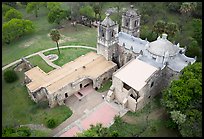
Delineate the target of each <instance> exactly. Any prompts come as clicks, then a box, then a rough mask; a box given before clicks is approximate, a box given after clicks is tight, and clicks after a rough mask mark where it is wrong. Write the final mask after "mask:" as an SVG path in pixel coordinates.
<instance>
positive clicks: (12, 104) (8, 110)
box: [2, 72, 72, 127]
mask: <svg viewBox="0 0 204 139" xmlns="http://www.w3.org/2000/svg"><path fill="white" fill-rule="evenodd" d="M18 76H19V80H18V81H16V82H14V83H11V84H8V83H6V82H5V81H4V78H3V77H2V127H5V126H17V125H24V124H44V125H46V121H47V120H48V119H50V118H54V119H55V120H56V123H57V125H59V124H60V123H62V122H63V121H64V120H66V119H67V118H68V117H70V116H71V115H72V111H71V110H70V109H69V108H68V107H66V106H58V107H55V108H52V109H51V108H49V107H48V104H47V103H46V102H44V103H41V104H39V103H37V104H36V103H34V102H33V101H32V100H31V98H30V97H29V95H28V93H27V89H26V87H25V86H24V85H22V81H23V79H24V75H23V73H22V72H18Z"/></svg>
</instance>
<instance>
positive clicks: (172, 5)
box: [167, 2, 182, 13]
mask: <svg viewBox="0 0 204 139" xmlns="http://www.w3.org/2000/svg"><path fill="white" fill-rule="evenodd" d="M181 4H182V2H169V4H168V5H167V7H168V9H169V10H170V11H172V12H176V13H177V12H179V9H180V7H181Z"/></svg>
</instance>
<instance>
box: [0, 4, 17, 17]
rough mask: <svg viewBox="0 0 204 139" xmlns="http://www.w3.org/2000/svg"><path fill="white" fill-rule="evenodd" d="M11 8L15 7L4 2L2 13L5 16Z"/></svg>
mask: <svg viewBox="0 0 204 139" xmlns="http://www.w3.org/2000/svg"><path fill="white" fill-rule="evenodd" d="M10 9H14V8H13V7H11V6H9V5H6V4H2V14H3V16H4V15H5V14H6V12H7V11H9V10H10Z"/></svg>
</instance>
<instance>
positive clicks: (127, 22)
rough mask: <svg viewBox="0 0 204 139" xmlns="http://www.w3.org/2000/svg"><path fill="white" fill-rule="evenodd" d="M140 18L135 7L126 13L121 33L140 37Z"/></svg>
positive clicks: (123, 16)
mask: <svg viewBox="0 0 204 139" xmlns="http://www.w3.org/2000/svg"><path fill="white" fill-rule="evenodd" d="M140 17H141V15H139V14H138V13H137V12H136V11H135V9H134V7H133V5H131V8H130V9H129V10H128V11H126V12H124V13H123V15H122V27H121V32H125V33H127V34H130V35H132V36H135V37H139V36H140Z"/></svg>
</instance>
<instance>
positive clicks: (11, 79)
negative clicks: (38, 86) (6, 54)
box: [4, 70, 18, 83]
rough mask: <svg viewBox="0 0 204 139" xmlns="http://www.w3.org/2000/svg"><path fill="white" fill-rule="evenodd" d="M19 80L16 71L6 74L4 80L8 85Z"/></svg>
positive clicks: (8, 71)
mask: <svg viewBox="0 0 204 139" xmlns="http://www.w3.org/2000/svg"><path fill="white" fill-rule="evenodd" d="M17 79H18V76H17V74H16V72H15V71H14V70H7V71H5V72H4V80H5V81H6V82H7V83H12V82H15V81H16V80H17Z"/></svg>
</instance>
